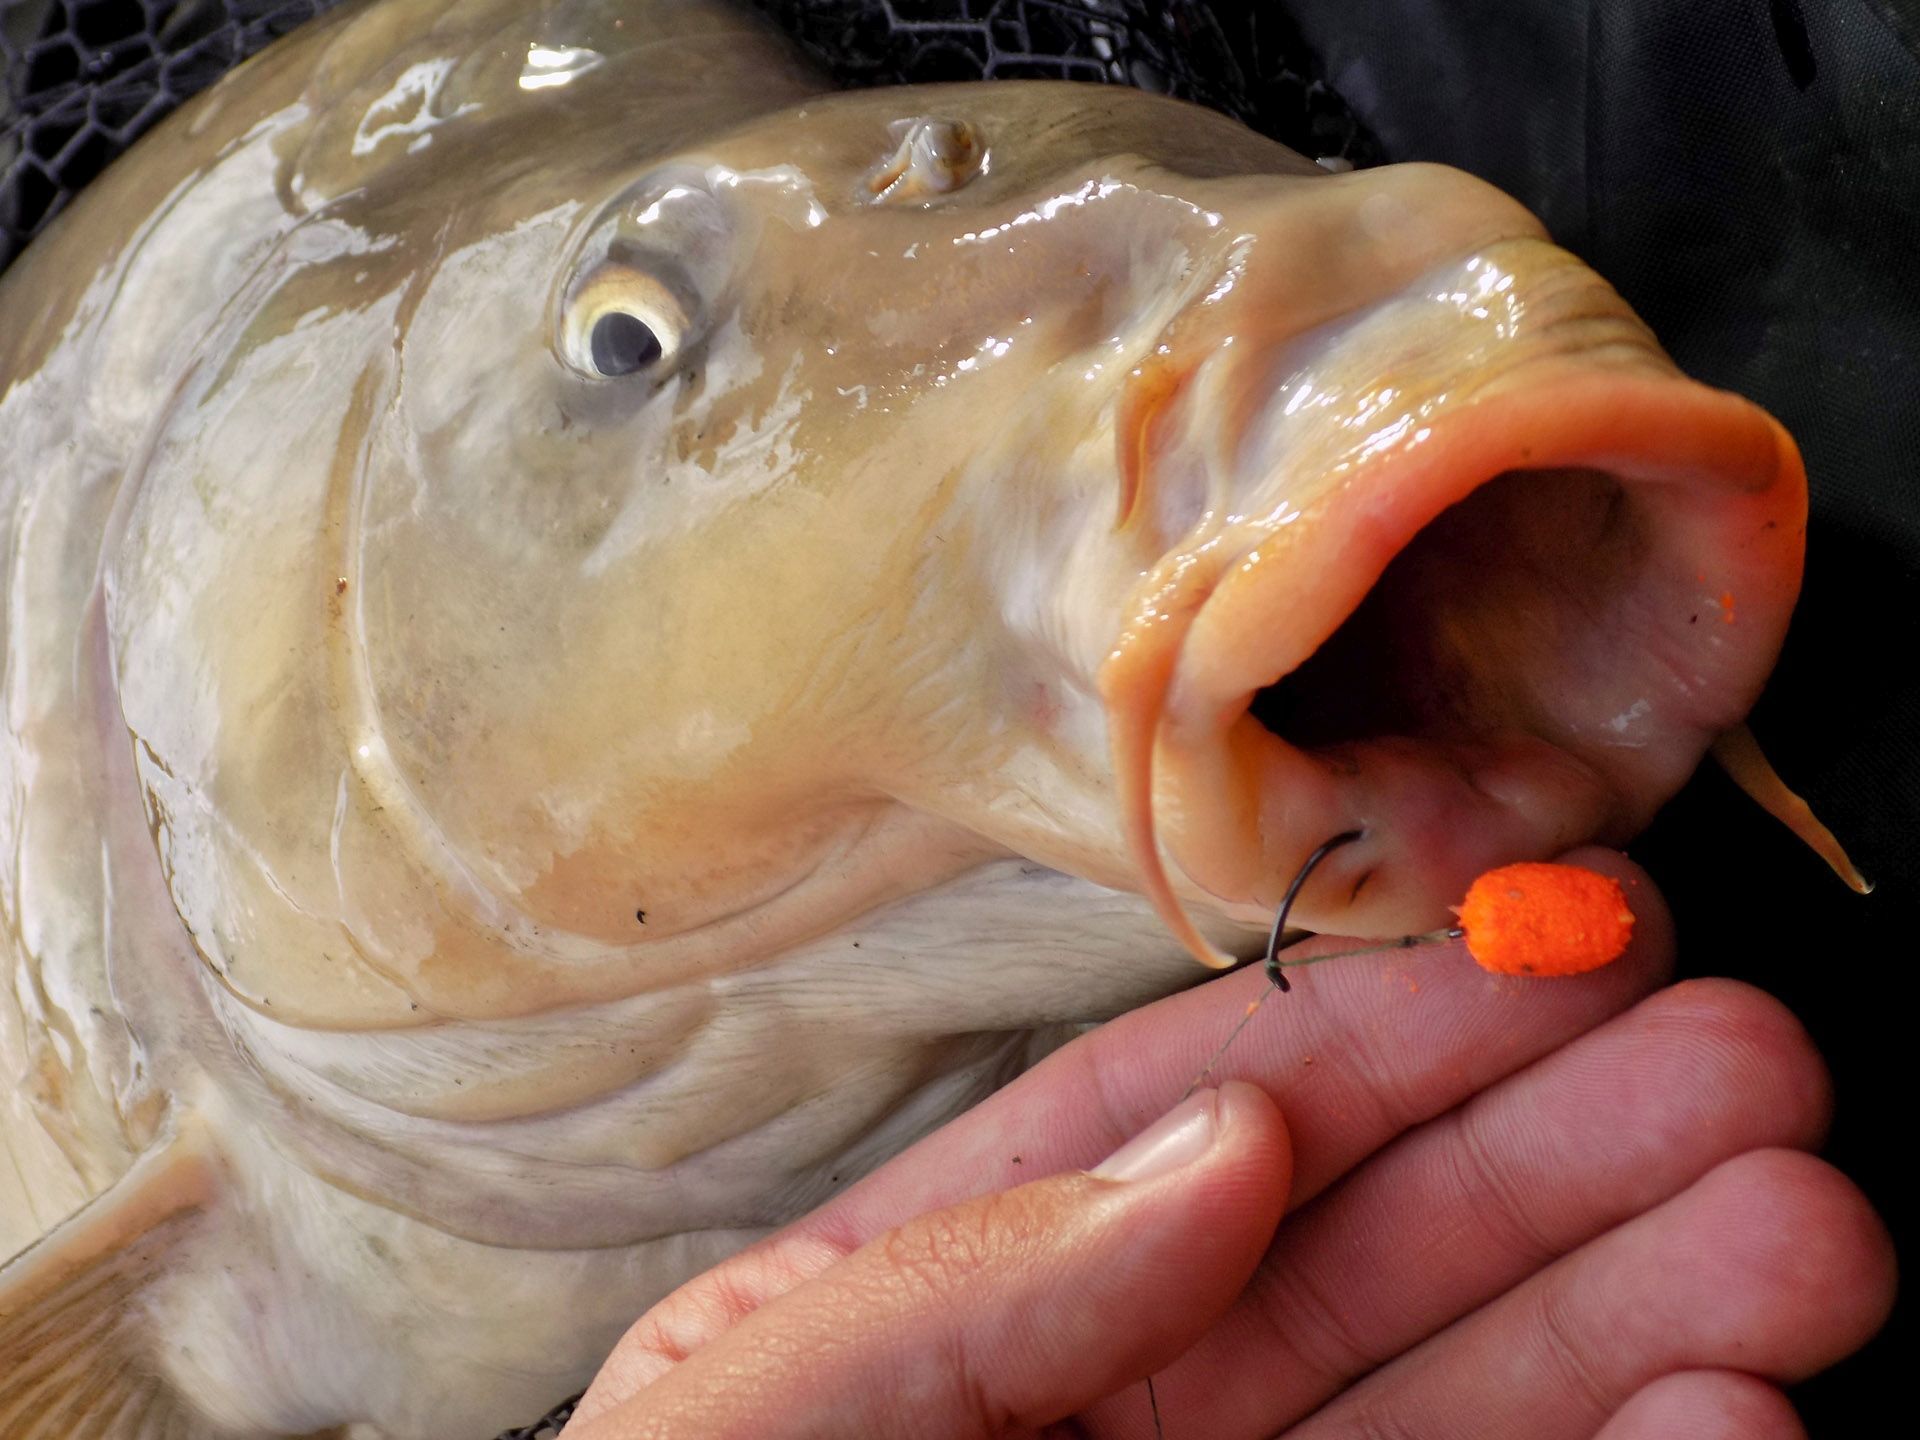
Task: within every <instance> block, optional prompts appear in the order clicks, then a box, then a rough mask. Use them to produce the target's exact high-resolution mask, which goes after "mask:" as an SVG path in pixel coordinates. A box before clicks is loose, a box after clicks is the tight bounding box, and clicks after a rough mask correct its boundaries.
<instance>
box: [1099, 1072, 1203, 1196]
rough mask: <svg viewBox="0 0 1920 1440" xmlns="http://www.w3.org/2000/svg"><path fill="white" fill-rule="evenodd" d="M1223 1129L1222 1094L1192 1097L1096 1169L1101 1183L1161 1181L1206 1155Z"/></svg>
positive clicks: (1183, 1101)
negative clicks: (1110, 1181) (1221, 1125)
mask: <svg viewBox="0 0 1920 1440" xmlns="http://www.w3.org/2000/svg"><path fill="white" fill-rule="evenodd" d="M1219 1129H1220V1092H1219V1091H1218V1090H1200V1091H1196V1092H1195V1093H1194V1094H1192V1095H1189V1096H1188V1097H1187V1098H1186V1099H1185V1100H1182V1101H1181V1102H1180V1103H1179V1104H1178V1105H1176V1106H1174V1107H1173V1109H1171V1110H1169V1111H1168V1112H1167V1113H1166V1114H1164V1115H1162V1116H1161V1117H1160V1118H1159V1119H1158V1120H1156V1121H1154V1122H1153V1124H1151V1125H1149V1126H1148V1127H1147V1128H1146V1129H1144V1130H1142V1131H1141V1132H1140V1133H1139V1134H1138V1135H1136V1136H1134V1137H1133V1139H1131V1140H1129V1141H1128V1142H1127V1143H1126V1144H1124V1145H1122V1146H1121V1147H1120V1148H1119V1149H1118V1150H1116V1151H1114V1152H1113V1154H1111V1155H1109V1156H1108V1157H1107V1158H1106V1159H1104V1160H1102V1161H1101V1162H1100V1163H1099V1164H1098V1165H1096V1166H1094V1167H1093V1169H1092V1171H1091V1172H1089V1173H1091V1174H1092V1175H1093V1176H1094V1177H1095V1178H1096V1179H1100V1180H1157V1179H1159V1178H1160V1177H1161V1176H1162V1175H1168V1174H1171V1173H1172V1172H1173V1171H1175V1170H1178V1169H1179V1168H1180V1167H1181V1166H1182V1165H1187V1164H1191V1163H1192V1162H1193V1161H1195V1160H1198V1159H1199V1158H1200V1157H1201V1156H1202V1155H1204V1154H1206V1153H1207V1151H1208V1149H1209V1148H1210V1147H1211V1146H1212V1145H1213V1140H1214V1136H1215V1135H1216V1134H1217V1133H1218V1132H1219Z"/></svg>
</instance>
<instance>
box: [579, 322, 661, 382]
mask: <svg viewBox="0 0 1920 1440" xmlns="http://www.w3.org/2000/svg"><path fill="white" fill-rule="evenodd" d="M590 343H591V344H592V346H593V368H594V369H596V370H598V371H599V372H600V373H601V374H602V375H609V376H611V375H631V374H633V372H634V371H636V370H642V369H645V368H646V367H647V366H648V365H651V364H652V363H653V362H654V361H656V360H658V359H659V358H660V337H659V336H658V335H655V334H654V333H653V330H652V328H651V327H650V326H649V325H648V324H647V322H646V321H644V320H642V319H641V318H640V317H639V316H637V315H629V314H628V313H627V312H626V311H624V310H612V311H609V312H608V313H607V314H605V315H602V316H601V317H600V318H599V319H598V320H596V321H594V322H593V335H592V338H591V342H590Z"/></svg>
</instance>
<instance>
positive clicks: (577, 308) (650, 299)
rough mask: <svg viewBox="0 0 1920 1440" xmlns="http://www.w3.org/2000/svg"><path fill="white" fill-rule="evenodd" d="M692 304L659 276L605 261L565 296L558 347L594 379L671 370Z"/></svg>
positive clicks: (683, 341)
mask: <svg viewBox="0 0 1920 1440" xmlns="http://www.w3.org/2000/svg"><path fill="white" fill-rule="evenodd" d="M690 310H691V307H690V306H689V305H688V304H686V303H685V302H684V301H683V300H682V299H681V297H680V295H679V294H678V293H677V292H676V291H675V289H674V287H673V286H671V285H669V284H668V283H667V282H666V281H665V280H664V279H662V278H661V277H660V276H657V275H654V274H650V273H649V272H647V271H645V270H642V269H640V268H638V267H636V266H633V265H629V264H626V263H623V262H621V261H617V260H609V261H607V262H606V263H605V264H603V265H600V266H598V267H597V268H596V269H594V270H593V271H592V272H591V273H590V274H588V275H587V276H586V277H585V278H584V279H583V280H582V282H581V283H580V284H579V285H578V286H577V287H575V289H574V292H573V294H572V295H570V296H569V297H568V298H567V302H566V311H565V314H564V318H563V321H562V327H561V329H562V333H561V349H562V351H563V353H564V356H565V358H566V360H567V362H568V364H570V365H572V366H573V368H574V369H576V370H578V371H580V372H581V373H582V374H583V375H586V376H589V377H590V378H592V379H596V380H618V379H622V378H624V377H626V376H629V375H641V374H648V373H659V372H663V371H666V370H668V369H671V368H672V367H673V365H674V363H675V362H676V360H677V359H678V358H679V355H680V352H681V350H682V349H683V348H684V346H685V345H686V342H687V337H688V334H689V332H690V331H691V329H692V317H691V314H690Z"/></svg>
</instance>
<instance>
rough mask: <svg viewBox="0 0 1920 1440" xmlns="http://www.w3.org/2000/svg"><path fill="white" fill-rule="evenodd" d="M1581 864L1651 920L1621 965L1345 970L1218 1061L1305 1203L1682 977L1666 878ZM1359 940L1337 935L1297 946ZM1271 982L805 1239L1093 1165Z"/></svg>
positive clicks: (1421, 952)
mask: <svg viewBox="0 0 1920 1440" xmlns="http://www.w3.org/2000/svg"><path fill="white" fill-rule="evenodd" d="M1567 858H1568V859H1569V861H1571V862H1573V863H1578V864H1582V865H1587V866H1590V867H1591V868H1593V869H1596V870H1600V871H1603V872H1605V873H1607V874H1611V875H1614V876H1616V877H1618V878H1619V879H1620V880H1621V882H1622V883H1623V884H1624V885H1626V886H1627V887H1628V892H1629V895H1630V896H1631V899H1632V904H1633V908H1634V910H1635V911H1636V913H1637V914H1638V916H1639V923H1638V924H1637V925H1636V926H1635V932H1634V939H1633V944H1632V945H1631V946H1630V947H1629V949H1628V952H1627V954H1626V955H1625V956H1623V957H1622V958H1621V959H1620V960H1619V961H1617V962H1616V963H1614V964H1612V965H1609V966H1607V967H1605V968H1604V969H1601V970H1597V971H1595V972H1593V973H1592V974H1589V975H1585V976H1580V977H1577V978H1573V979H1552V980H1540V979H1515V978H1512V977H1502V976H1494V975H1489V974H1487V973H1486V972H1485V971H1483V970H1481V969H1480V968H1479V967H1478V966H1476V965H1474V964H1473V962H1472V961H1471V960H1470V959H1468V958H1467V956H1466V955H1465V953H1464V951H1463V950H1462V949H1461V948H1460V947H1459V946H1458V945H1432V946H1425V947H1421V948H1420V949H1418V950H1412V951H1403V952H1399V953H1397V954H1394V955H1390V956H1385V957H1382V956H1362V957H1355V958H1352V959H1348V960H1342V961H1339V962H1337V963H1335V964H1331V965H1327V966H1325V967H1323V968H1320V969H1314V970H1307V971H1304V972H1302V973H1301V974H1300V975H1299V976H1298V978H1296V979H1295V981H1294V988H1293V990H1292V992H1291V993H1289V994H1286V995H1274V996H1271V997H1270V998H1269V999H1268V1000H1267V1001H1266V1002H1265V1004H1264V1005H1263V1007H1262V1009H1261V1011H1260V1013H1259V1014H1258V1015H1257V1016H1256V1017H1255V1018H1254V1020H1253V1022H1252V1023H1251V1024H1250V1025H1248V1027H1247V1029H1246V1030H1245V1032H1244V1033H1243V1034H1242V1035H1241V1036H1240V1038H1239V1039H1238V1041H1236V1042H1235V1044H1234V1047H1233V1048H1232V1050H1231V1051H1230V1052H1229V1053H1228V1055H1227V1057H1226V1059H1225V1060H1224V1062H1222V1063H1221V1064H1219V1065H1217V1066H1215V1068H1214V1075H1215V1076H1216V1077H1226V1076H1238V1077H1240V1078H1244V1079H1248V1080H1251V1081H1253V1082H1254V1083H1256V1084H1258V1085H1259V1086H1260V1087H1261V1088H1262V1089H1263V1090H1265V1091H1267V1092H1268V1093H1269V1094H1270V1095H1272V1096H1273V1097H1274V1098H1275V1099H1276V1100H1277V1101H1278V1102H1279V1103H1280V1106H1281V1109H1282V1110H1284V1111H1285V1112H1286V1116H1287V1128H1288V1131H1289V1133H1290V1134H1291V1135H1292V1137H1293V1145H1294V1166H1295V1169H1294V1192H1293V1194H1294V1204H1295V1205H1296V1206H1297V1205H1299V1204H1301V1203H1303V1202H1304V1201H1305V1200H1307V1199H1308V1198H1311V1197H1312V1196H1313V1195H1315V1194H1317V1193H1319V1191H1321V1190H1323V1189H1324V1188H1325V1187H1326V1186H1327V1185H1329V1184H1330V1183H1332V1181H1333V1180H1334V1179H1336V1178H1337V1177H1338V1176H1340V1175H1342V1174H1344V1173H1345V1172H1346V1171H1347V1170H1349V1169H1351V1168H1352V1167H1353V1166H1354V1165H1355V1164H1356V1163H1358V1162H1359V1161H1360V1160H1361V1159H1363V1158H1364V1157H1365V1156H1366V1155H1368V1154H1370V1153H1371V1152H1372V1151H1374V1150H1375V1149H1377V1148H1378V1147H1379V1146H1380V1145H1382V1144H1384V1143H1386V1142H1387V1141H1388V1140H1390V1139H1392V1138H1393V1137H1394V1136H1395V1135H1397V1134H1399V1133H1400V1132H1401V1131H1403V1130H1405V1129H1407V1128H1408V1127H1410V1126H1412V1125H1415V1124H1417V1123H1419V1122H1421V1121H1423V1120H1427V1119H1430V1118H1431V1117H1433V1116H1435V1115H1438V1114H1440V1113H1442V1112H1444V1111H1446V1110H1448V1109H1451V1108H1452V1107H1453V1106H1454V1105H1457V1104H1458V1103H1459V1102H1460V1101H1461V1100H1463V1099H1465V1098H1466V1097H1467V1096H1469V1095H1471V1094H1473V1093H1475V1092H1476V1091H1479V1090H1481V1089H1484V1088H1485V1087H1486V1086H1488V1085H1489V1084H1491V1083H1493V1082H1494V1081H1496V1080H1499V1079H1500V1078H1502V1077H1503V1076H1506V1075H1509V1074H1512V1073H1513V1072H1514V1071H1516V1070H1519V1069H1521V1068H1522V1067H1524V1066H1525V1065H1527V1064H1529V1063H1531V1062H1532V1061H1533V1060H1535V1059H1537V1058H1539V1057H1540V1056H1541V1055H1544V1054H1547V1053H1548V1052H1550V1051H1552V1050H1554V1049H1556V1048H1558V1047H1559V1046H1561V1045H1563V1044H1565V1043H1566V1042H1567V1041H1568V1040H1570V1039H1572V1038H1573V1037H1575V1036H1576V1035H1579V1034H1582V1033H1583V1032H1585V1031H1587V1030H1590V1029H1592V1028H1593V1027H1594V1026H1595V1025H1597V1024H1599V1023H1601V1022H1602V1021H1604V1020H1606V1019H1608V1018H1609V1017H1610V1016H1613V1015H1616V1014H1618V1013H1620V1012H1621V1011H1622V1010H1625V1009H1627V1008H1628V1007H1629V1006H1631V1005H1632V1004H1633V1003H1634V1002H1636V1001H1637V1000H1639V999H1640V998H1641V997H1642V996H1644V995H1645V994H1647V992H1649V991H1650V990H1652V989H1654V988H1655V987H1656V986H1658V985H1659V984H1661V983H1662V982H1663V981H1664V980H1665V979H1666V977H1667V976H1668V975H1669V974H1670V973H1671V970H1672V964H1673V938H1672V937H1673V931H1672V924H1671V920H1670V918H1669V916H1668V914H1667V910H1666V906H1665V903H1664V902H1663V901H1662V900H1661V898H1660V895H1659V891H1658V889H1657V888H1656V887H1655V886H1654V884H1653V882H1652V881H1651V880H1649V879H1648V878H1647V877H1646V875H1645V874H1644V873H1643V872H1642V871H1641V870H1640V869H1639V868H1638V867H1637V866H1635V865H1634V864H1633V863H1632V862H1631V861H1629V860H1627V859H1626V857H1625V856H1623V855H1620V854H1619V853H1617V852H1615V851H1610V850H1597V849H1595V850H1583V851H1579V852H1576V853H1575V854H1573V855H1570V856H1568V857H1567ZM1348 943H1350V942H1346V941H1343V940H1339V939H1333V938H1328V939H1322V940H1318V941H1315V942H1311V943H1310V944H1308V945H1306V946H1302V947H1301V950H1300V952H1299V953H1300V954H1301V955H1303V956H1304V955H1307V954H1312V953H1315V952H1328V951H1332V950H1335V949H1339V948H1341V947H1342V946H1344V945H1345V944H1348ZM1270 988H1271V987H1270V986H1269V985H1268V984H1267V981H1266V978H1265V976H1264V975H1263V974H1262V973H1261V972H1260V971H1259V970H1258V969H1257V968H1255V969H1249V970H1245V971H1241V972H1238V973H1236V974H1234V975H1231V976H1228V977H1226V978H1224V979H1222V980H1219V981H1215V982H1213V983H1212V984H1209V985H1205V986H1201V987H1199V988H1198V989H1195V990H1191V991H1188V992H1186V993H1184V994H1181V995H1177V996H1174V997H1172V998H1170V999H1167V1000H1163V1001H1161V1002H1159V1003H1158V1004H1156V1005H1152V1006H1149V1007H1147V1008H1146V1009H1144V1010H1140V1011H1135V1012H1134V1013H1132V1014H1130V1015H1123V1016H1121V1017H1120V1018H1119V1019H1117V1020H1113V1021H1110V1022H1109V1023H1108V1024H1106V1025H1104V1026H1102V1027H1101V1028H1100V1029H1098V1030H1096V1031H1094V1032H1093V1033H1092V1034H1091V1035H1088V1036H1086V1037H1084V1038H1082V1039H1081V1040H1078V1041H1076V1042H1074V1044H1072V1045H1070V1046H1068V1047H1067V1048H1066V1049H1064V1050H1062V1051H1060V1052H1059V1053H1057V1054H1055V1055H1053V1056H1051V1057H1049V1058H1048V1059H1047V1060H1046V1061H1044V1062H1043V1063H1042V1064H1040V1065H1039V1066H1037V1067H1035V1068H1034V1069H1033V1070H1032V1071H1030V1072H1028V1073H1027V1074H1026V1075H1024V1076H1022V1077H1021V1078H1020V1079H1019V1080H1016V1081H1015V1082H1014V1083H1013V1084H1012V1085H1010V1086H1008V1087H1007V1088H1006V1089H1004V1090H1002V1091H1000V1092H999V1093H998V1094H997V1095H995V1096H993V1097H991V1098H989V1099H988V1100H986V1101H984V1102H982V1103H981V1104H980V1105H979V1106H976V1107H975V1108H974V1109H973V1110H972V1111H969V1112H968V1113H967V1114H966V1115H963V1116H962V1117H960V1118H959V1119H958V1120H956V1121H954V1122H952V1123H951V1124H949V1125H948V1126H947V1127H946V1128H945V1129H944V1130H942V1131H941V1132H940V1133H939V1134H937V1135H935V1136H933V1137H931V1138H930V1139H929V1140H927V1141H923V1142H922V1143H921V1144H920V1145H918V1146H916V1147H914V1148H913V1149H912V1150H909V1151H908V1152H906V1153H905V1154H904V1155H902V1156H900V1157H898V1158H896V1159H895V1160H894V1161H892V1162H891V1163H890V1164H888V1165H887V1166H885V1167H884V1168H883V1169H882V1170H881V1171H879V1172H876V1173H875V1174H874V1175H872V1176H870V1177H868V1179H867V1180H865V1181H863V1182H861V1183H860V1184H859V1185H856V1186H854V1187H853V1188H852V1189H851V1190H849V1191H847V1192H846V1193H845V1194H844V1195H842V1196H840V1197H839V1198H838V1199H837V1200H835V1201H833V1202H831V1203H829V1204H828V1205H827V1206H825V1207H823V1208H822V1209H821V1210H819V1211H816V1212H815V1214H814V1216H813V1217H810V1219H809V1220H808V1221H807V1222H805V1225H806V1229H807V1231H808V1232H809V1233H811V1234H815V1235H828V1236H835V1237H849V1236H860V1235H867V1234H872V1233H874V1232H875V1231H877V1230H880V1229H884V1228H885V1227H886V1226H888V1225H891V1224H895V1223H897V1222H898V1221H899V1220H900V1219H901V1218H903V1217H904V1216H907V1215H913V1214H918V1213H920V1212H922V1211H924V1210H927V1209H930V1208H933V1207H936V1206H939V1205H945V1204H949V1203H951V1202H952V1201H953V1200H955V1199H958V1198H961V1197H962V1196H963V1195H965V1194H969V1193H978V1191H979V1190H980V1189H983V1188H992V1187H994V1186H997V1185H1004V1184H1009V1183H1014V1182H1016V1181H1018V1180H1019V1179H1021V1178H1024V1175H1031V1174H1033V1173H1034V1172H1035V1171H1036V1170H1038V1171H1040V1172H1041V1173H1045V1172H1047V1171H1049V1170H1054V1169H1058V1168H1061V1167H1062V1166H1078V1165H1085V1164H1087V1163H1089V1161H1090V1160H1091V1159H1092V1158H1093V1157H1095V1156H1098V1155H1101V1154H1104V1153H1105V1152H1106V1151H1107V1150H1108V1149H1110V1148H1111V1147H1112V1146H1113V1145H1115V1144H1117V1143H1118V1141H1119V1140H1120V1139H1121V1138H1122V1137H1124V1136H1125V1135H1128V1134H1130V1133H1132V1131H1133V1130H1135V1129H1136V1128H1138V1127H1139V1126H1140V1125H1141V1124H1143V1123H1145V1122H1146V1120H1148V1119H1149V1118H1150V1117H1152V1116H1153V1115H1156V1114H1158V1113H1159V1111H1160V1110H1161V1109H1163V1108H1164V1107H1165V1106H1166V1104H1167V1102H1168V1099H1169V1097H1171V1096H1174V1095H1178V1094H1180V1093H1181V1091H1182V1090H1183V1089H1184V1088H1185V1087H1186V1086H1187V1085H1188V1084H1190V1083H1191V1082H1192V1081H1193V1079H1194V1076H1195V1074H1196V1072H1197V1071H1198V1070H1199V1068H1200V1067H1201V1066H1202V1065H1203V1064H1204V1063H1205V1062H1206V1060H1207V1057H1208V1056H1210V1055H1211V1054H1212V1053H1213V1052H1214V1051H1215V1050H1216V1049H1218V1047H1219V1044H1220V1042H1221V1040H1222V1039H1223V1038H1224V1037H1225V1036H1226V1034H1227V1032H1228V1031H1229V1030H1230V1029H1232V1027H1233V1025H1234V1024H1235V1023H1236V1022H1237V1021H1238V1020H1239V1019H1240V1018H1241V1016H1242V1015H1243V1014H1244V1013H1245V1010H1246V1007H1247V1005H1248V1004H1249V1003H1250V1002H1251V1001H1253V1000H1255V999H1257V998H1258V997H1259V996H1260V995H1261V993H1262V992H1263V991H1265V990H1268V989H1270ZM1023 1172H1024V1175H1023Z"/></svg>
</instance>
